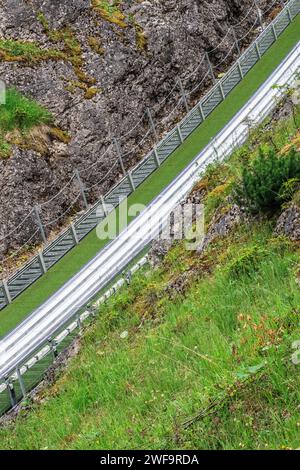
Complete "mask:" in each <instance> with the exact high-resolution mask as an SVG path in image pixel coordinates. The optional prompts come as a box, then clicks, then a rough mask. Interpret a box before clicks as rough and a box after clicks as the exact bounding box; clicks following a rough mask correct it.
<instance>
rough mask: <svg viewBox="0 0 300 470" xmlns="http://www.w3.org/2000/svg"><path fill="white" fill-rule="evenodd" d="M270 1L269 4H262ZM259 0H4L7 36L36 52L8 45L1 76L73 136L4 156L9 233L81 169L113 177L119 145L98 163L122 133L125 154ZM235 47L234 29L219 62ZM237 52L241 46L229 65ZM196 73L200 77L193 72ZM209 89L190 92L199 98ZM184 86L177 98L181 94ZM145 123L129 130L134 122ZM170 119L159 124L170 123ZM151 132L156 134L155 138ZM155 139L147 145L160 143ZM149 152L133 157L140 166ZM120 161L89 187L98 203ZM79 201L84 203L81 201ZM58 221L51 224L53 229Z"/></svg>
mask: <svg viewBox="0 0 300 470" xmlns="http://www.w3.org/2000/svg"><path fill="white" fill-rule="evenodd" d="M260 4H261V6H262V8H266V6H267V4H268V2H267V0H266V1H262V2H260ZM251 6H252V7H253V2H252V0H242V1H237V0H213V1H210V2H206V1H205V0H176V1H175V0H145V1H141V0H124V1H114V2H108V1H102V0H92V1H90V0H7V1H5V0H3V1H0V8H1V11H0V41H1V39H2V40H4V39H5V40H7V39H12V40H14V41H21V42H22V44H23V48H24V44H25V45H26V44H27V42H28V41H30V42H31V43H33V44H34V50H31V51H29V52H28V50H26V53H24V51H23V52H22V53H20V55H19V56H18V55H16V54H14V55H11V54H9V52H7V51H5V50H3V48H2V49H1V45H0V77H1V78H2V79H3V80H5V81H6V83H7V85H8V86H14V87H16V88H17V89H18V90H20V91H21V92H23V93H24V94H25V95H27V96H31V97H33V98H35V99H36V100H38V101H39V102H40V103H42V104H43V105H44V106H46V107H47V108H48V109H49V110H50V111H51V112H52V113H53V115H54V118H55V121H56V124H57V125H59V126H60V127H61V128H62V129H64V130H65V131H67V132H68V134H69V137H70V138H69V139H66V140H65V141H64V139H61V140H60V141H59V140H53V141H52V140H51V139H50V140H49V142H48V145H47V151H46V152H43V153H42V154H41V153H40V152H38V151H37V149H24V148H18V147H17V146H15V147H14V148H13V151H12V154H11V156H10V158H8V159H6V160H1V159H0V187H1V192H0V238H2V237H3V236H5V235H6V234H7V233H8V232H9V231H10V230H11V229H12V228H14V227H15V226H16V225H17V224H18V223H19V222H20V219H21V218H22V217H24V215H26V214H27V213H28V212H29V210H30V209H31V208H32V206H33V205H34V204H39V203H42V202H43V201H45V200H47V199H49V197H51V196H53V195H54V194H55V193H56V192H57V191H59V190H60V189H61V188H62V187H63V185H64V184H65V183H66V182H67V181H68V180H69V179H70V177H71V175H72V174H73V172H74V169H78V170H80V171H81V175H82V179H83V181H84V182H85V183H86V184H87V186H92V185H94V184H95V183H97V181H99V180H101V178H103V177H104V175H105V174H106V172H107V171H108V170H109V169H110V168H111V166H112V163H113V161H115V159H116V153H115V151H114V149H111V150H110V151H108V153H107V154H106V156H105V157H104V158H103V159H102V160H101V161H99V162H98V163H96V164H95V166H94V167H92V168H91V169H89V170H85V168H87V167H89V166H90V165H92V164H93V163H95V162H97V161H98V159H99V156H100V155H101V154H102V153H103V152H104V151H105V150H106V149H107V148H108V147H109V145H110V142H111V140H112V138H113V137H114V136H116V137H119V138H121V144H122V147H123V150H124V152H125V153H126V152H127V151H128V150H129V149H131V148H132V147H134V146H135V145H137V144H138V142H139V141H140V140H141V138H142V136H143V134H144V132H145V130H147V129H149V125H148V121H147V118H146V117H145V113H144V111H145V107H146V106H149V107H150V108H151V109H152V113H153V118H154V119H155V120H156V121H158V120H161V119H162V118H163V117H164V116H166V115H167V113H168V111H170V109H172V107H173V106H174V103H175V100H174V99H172V98H170V99H168V100H167V101H166V104H165V105H164V106H162V107H161V108H159V106H158V103H159V102H160V100H162V99H164V98H166V97H167V95H168V93H169V92H170V90H171V89H172V87H173V86H174V83H175V81H176V79H177V77H181V78H182V80H183V83H184V86H185V88H186V90H187V91H191V90H192V89H193V88H194V86H195V84H196V83H198V82H199V80H200V79H201V77H203V76H204V74H205V72H206V71H207V65H206V64H205V62H203V65H202V66H201V67H200V68H199V70H198V71H197V72H196V73H195V74H193V70H194V69H195V66H196V64H197V63H199V61H200V60H201V58H202V56H203V53H204V52H205V51H207V50H211V49H213V48H215V47H216V46H217V45H218V44H219V42H220V40H221V39H222V38H223V37H224V35H225V34H226V32H227V31H228V29H229V27H230V26H231V25H233V24H237V23H238V22H239V21H240V20H241V19H243V18H244V16H245V13H246V12H248V10H249V9H250V8H251ZM256 13H257V12H256V11H255V9H253V12H252V13H250V14H249V15H248V17H247V18H246V19H245V20H244V21H243V22H242V24H241V25H240V27H239V28H238V30H237V34H238V35H239V36H240V37H242V36H243V35H244V34H245V32H246V31H247V30H248V29H249V27H250V26H251V25H252V24H253V21H254V18H255V15H256ZM231 45H232V37H230V36H228V37H227V38H226V39H225V40H224V42H223V43H222V45H221V46H219V47H217V48H216V50H215V51H214V52H213V53H212V54H211V60H212V62H213V63H214V64H217V63H218V62H219V61H220V60H222V58H224V56H225V55H226V54H227V52H228V51H229V50H230V47H231ZM235 56H236V50H232V52H231V54H229V57H228V58H227V60H226V62H225V65H226V64H228V63H229V62H230V61H231V60H233V58H234V57H235ZM191 74H192V75H191ZM209 83H210V82H209V80H208V79H207V80H206V81H205V82H204V84H203V88H201V89H199V90H197V92H196V93H195V94H192V95H191V97H190V100H191V103H192V102H193V100H195V99H196V98H197V97H199V93H201V91H203V89H204V87H205V85H206V86H208V85H209ZM179 93H180V92H179V89H176V88H175V90H174V93H173V96H174V97H175V98H176V97H177V98H178V97H179ZM139 119H140V120H141V122H140V125H138V126H137V127H136V129H135V130H134V131H133V132H131V133H130V134H129V136H127V137H126V138H125V137H124V138H122V136H125V134H126V133H128V130H129V129H130V128H131V127H132V125H133V124H134V123H135V122H136V121H138V120H139ZM169 124H170V122H168V121H167V120H165V121H164V126H162V127H161V128H160V129H159V130H160V132H163V131H165V130H166V128H167V127H168V125H169ZM150 137H151V136H150V135H149V139H150ZM149 139H148V141H146V142H145V148H147V145H149V143H150V141H149ZM141 154H142V152H141V150H140V148H138V149H137V150H136V151H134V152H133V153H131V154H129V155H127V157H126V165H128V166H129V165H131V164H132V163H133V162H135V161H136V160H137V159H138V158H140V156H141ZM120 176H121V170H120V168H119V167H116V169H115V170H114V171H113V172H112V173H111V174H110V175H109V176H108V177H107V178H104V181H102V183H101V184H99V185H96V186H95V187H94V188H93V190H91V191H90V192H89V193H88V197H89V199H90V201H93V200H94V198H95V197H97V195H99V194H100V193H101V192H102V191H105V190H107V189H108V187H109V186H110V185H112V184H113V183H114V182H115V181H116V180H117V179H118V178H119V177H120ZM77 192H78V187H77V185H76V183H75V182H72V183H71V184H70V185H69V186H68V187H67V188H66V190H65V192H63V194H62V195H61V197H60V198H58V199H57V200H55V201H54V202H53V203H50V204H48V205H47V206H45V208H44V209H43V211H42V218H43V222H44V223H48V222H49V221H50V220H52V219H56V218H57V217H59V216H60V215H61V214H63V213H64V212H65V211H66V210H67V209H68V206H69V205H70V203H71V201H72V199H73V198H74V196H75V195H76V194H77ZM76 208H78V205H77V207H76ZM33 226H34V221H33V220H31V219H29V220H28V221H27V222H26V224H25V225H24V226H22V227H21V229H20V230H19V231H18V232H17V233H15V234H14V235H13V236H12V237H11V238H10V239H8V240H7V241H6V242H2V244H0V248H1V252H2V255H3V254H5V253H7V252H8V250H9V249H11V248H15V247H17V246H18V245H19V244H21V243H22V242H24V241H25V240H26V239H27V238H28V234H29V233H31V231H32V229H33ZM55 228H57V223H54V224H52V225H50V226H49V229H48V230H49V231H50V230H52V229H55Z"/></svg>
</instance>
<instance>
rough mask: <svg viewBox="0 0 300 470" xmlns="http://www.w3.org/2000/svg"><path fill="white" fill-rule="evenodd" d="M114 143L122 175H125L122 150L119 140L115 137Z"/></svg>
mask: <svg viewBox="0 0 300 470" xmlns="http://www.w3.org/2000/svg"><path fill="white" fill-rule="evenodd" d="M114 145H115V148H116V151H117V155H118V159H119V162H120V166H121V169H122V172H123V175H124V176H126V170H125V167H124V162H123V154H122V150H121V147H120V144H119V141H118V139H116V138H114Z"/></svg>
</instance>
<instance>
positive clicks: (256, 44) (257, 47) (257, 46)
mask: <svg viewBox="0 0 300 470" xmlns="http://www.w3.org/2000/svg"><path fill="white" fill-rule="evenodd" d="M254 45H255V49H256V52H257V55H258V58H259V59H261V52H260V50H259V45H258V42H257V41H254Z"/></svg>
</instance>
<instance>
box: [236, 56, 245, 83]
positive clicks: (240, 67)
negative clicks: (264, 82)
mask: <svg viewBox="0 0 300 470" xmlns="http://www.w3.org/2000/svg"><path fill="white" fill-rule="evenodd" d="M237 66H238V69H239V72H240V76H241V79H243V78H244V72H243V69H242V66H241V63H240V60H238V61H237Z"/></svg>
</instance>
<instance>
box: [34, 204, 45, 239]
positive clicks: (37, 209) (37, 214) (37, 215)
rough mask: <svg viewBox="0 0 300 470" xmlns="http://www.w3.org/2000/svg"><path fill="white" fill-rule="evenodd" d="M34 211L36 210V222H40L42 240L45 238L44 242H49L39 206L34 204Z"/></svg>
mask: <svg viewBox="0 0 300 470" xmlns="http://www.w3.org/2000/svg"><path fill="white" fill-rule="evenodd" d="M34 212H35V216H36V222H37V224H38V227H39V230H40V233H41V237H42V240H43V242H44V243H47V238H46V234H45V229H44V226H43V224H42V221H41V217H40V212H39V208H38V206H34Z"/></svg>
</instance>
